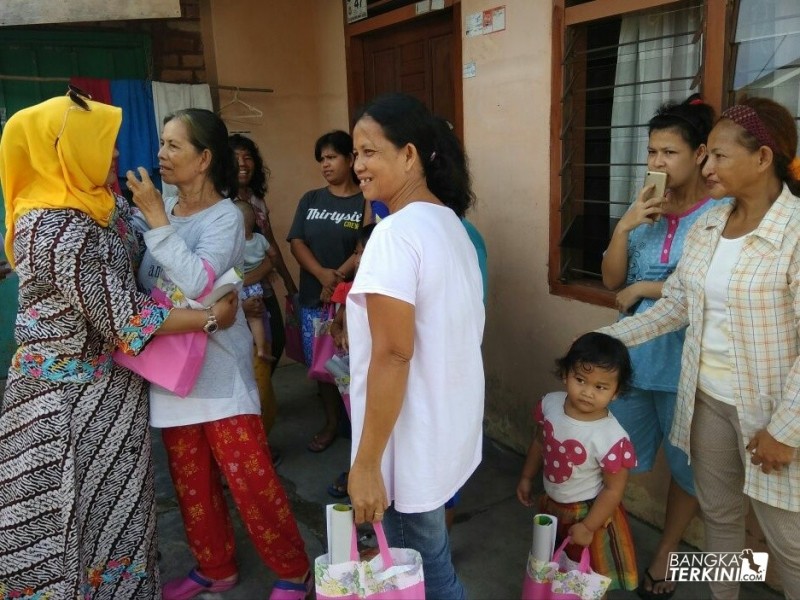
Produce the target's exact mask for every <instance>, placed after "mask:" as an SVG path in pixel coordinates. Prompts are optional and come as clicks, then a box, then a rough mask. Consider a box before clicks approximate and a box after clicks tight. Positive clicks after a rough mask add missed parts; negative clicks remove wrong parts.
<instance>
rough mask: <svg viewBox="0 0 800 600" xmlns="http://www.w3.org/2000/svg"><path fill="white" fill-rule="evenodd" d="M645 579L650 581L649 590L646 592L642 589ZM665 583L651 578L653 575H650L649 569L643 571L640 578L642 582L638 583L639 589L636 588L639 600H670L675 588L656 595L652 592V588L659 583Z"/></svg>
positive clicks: (663, 580) (662, 580)
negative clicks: (642, 575)
mask: <svg viewBox="0 0 800 600" xmlns="http://www.w3.org/2000/svg"><path fill="white" fill-rule="evenodd" d="M645 579H649V580H650V589H649V590H646V589H645V588H644V582H645ZM665 581H666V579H656V578H655V577H653V575H652V574H651V573H650V569H649V568H647V569H645V570H644V577H642V580H641V581H640V582H639V587H637V588H636V593H637V594H638V596H639V598H642V600H669V599H670V598H672V595H673V594H674V593H675V590H676V589H677V588H672V589H671V590H670V591H668V592H660V593H658V592H654V591H653V588H654V587H655V586H656V585H658V584H659V583H664V582H665Z"/></svg>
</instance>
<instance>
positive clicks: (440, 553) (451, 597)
mask: <svg viewBox="0 0 800 600" xmlns="http://www.w3.org/2000/svg"><path fill="white" fill-rule="evenodd" d="M383 529H384V531H385V532H386V539H387V540H388V542H389V546H391V547H393V548H412V549H414V550H416V551H417V552H419V553H420V554H421V555H422V570H423V572H424V573H425V598H426V599H427V600H437V599H439V598H441V599H442V600H464V599H465V598H466V597H467V595H466V592H465V591H464V586H463V585H462V584H461V581H459V579H458V576H457V575H456V571H455V568H454V567H453V560H452V557H451V556H450V538H449V536H448V535H447V527H446V526H445V522H444V506H440V507H439V508H437V509H434V510H431V511H428V512H423V513H401V512H397V511H396V510H395V509H394V505H392V506H390V507H389V508H388V509H387V510H386V514H384V515H383Z"/></svg>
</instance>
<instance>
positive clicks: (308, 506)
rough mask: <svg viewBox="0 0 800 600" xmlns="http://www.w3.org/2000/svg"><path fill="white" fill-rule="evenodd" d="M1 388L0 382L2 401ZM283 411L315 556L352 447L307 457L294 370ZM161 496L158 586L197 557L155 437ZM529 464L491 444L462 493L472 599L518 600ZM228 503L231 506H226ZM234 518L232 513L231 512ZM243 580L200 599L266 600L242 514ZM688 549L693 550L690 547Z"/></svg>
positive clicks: (682, 590)
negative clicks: (522, 491)
mask: <svg viewBox="0 0 800 600" xmlns="http://www.w3.org/2000/svg"><path fill="white" fill-rule="evenodd" d="M4 383H5V381H4V380H2V379H0V394H2V390H3V387H4ZM273 383H274V386H275V392H276V395H277V398H278V403H279V407H280V412H279V415H278V422H277V424H276V426H275V428H274V429H273V431H272V434H271V435H270V443H271V444H273V445H274V446H275V447H277V448H280V450H281V452H282V454H283V457H284V458H283V462H282V463H281V465H280V466H279V467H278V474H279V475H280V476H281V478H282V481H283V484H284V486H285V488H286V491H287V493H288V495H289V498H290V500H291V503H292V508H293V510H294V514H295V517H296V518H297V520H298V524H299V527H300V532H301V533H302V535H303V539H304V540H305V543H306V550H307V552H308V554H309V556H310V557H311V558H312V559H313V557H316V556H319V555H320V554H322V553H323V552H324V551H325V520H324V506H325V504H328V503H331V502H333V500H332V499H331V498H330V497H329V496H328V494H327V493H326V491H325V490H326V487H327V486H328V484H329V483H330V482H331V481H332V480H333V478H334V477H335V476H336V475H337V474H338V473H339V472H341V471H342V470H344V469H346V468H347V466H348V462H349V455H350V454H349V453H350V443H349V440H346V439H344V438H339V439H337V440H336V442H334V444H333V445H332V446H331V447H330V448H329V449H328V450H326V451H325V452H323V453H321V454H313V453H311V452H309V451H308V450H306V444H307V443H308V441H309V439H310V437H311V435H312V434H313V433H314V432H315V431H317V429H318V428H319V426H320V425H321V420H322V410H321V407H320V406H319V404H318V402H317V399H316V389H315V384H314V383H313V382H311V381H309V380H308V379H307V378H306V376H305V370H304V369H302V368H301V367H300V366H298V365H290V366H286V367H281V368H279V369H278V370H277V371H276V373H275V377H274V380H273ZM154 433H155V435H154V436H153V446H154V460H155V474H156V490H157V491H156V494H157V502H158V513H159V520H158V525H159V547H160V550H161V554H162V559H161V576H162V581H166V580H168V579H170V578H173V577H178V576H182V575H184V574H186V573H187V572H188V571H189V570H190V569H191V568H192V567H193V566H194V560H193V558H192V556H191V554H190V552H189V549H188V546H187V544H186V538H185V535H184V532H183V524H182V523H181V518H180V513H179V511H178V508H177V505H176V503H175V498H174V491H173V488H172V483H171V481H170V477H169V473H168V471H167V465H166V459H165V455H164V451H163V447H162V445H161V438H160V435H158V434H157V432H154ZM522 463H523V457H522V456H520V455H519V454H516V453H515V452H511V451H509V450H508V449H506V448H504V447H502V446H501V445H499V444H497V443H495V442H493V441H491V440H489V439H486V440H485V444H484V459H483V462H482V463H481V465H480V467H479V468H478V470H477V471H476V472H475V474H474V475H473V476H472V478H471V479H470V481H469V482H468V483H467V485H466V486H465V488H464V491H463V494H462V501H461V504H460V506H459V513H458V516H457V518H456V523H455V526H454V527H453V530H452V533H451V542H452V550H453V560H454V562H455V565H456V569H457V570H458V573H459V576H460V577H461V579H462V580H463V582H464V584H465V586H466V588H467V593H468V596H469V598H471V599H476V600H483V599H486V600H495V599H514V598H519V596H520V591H521V587H522V578H523V574H524V569H525V564H526V560H527V552H528V548H529V546H530V541H531V525H530V518H531V516H532V514H533V513H532V511H531V510H529V509H527V508H525V507H523V506H522V505H521V504H520V503H519V502H518V501H517V499H516V496H515V490H516V484H517V477H518V475H519V472H520V470H521V468H522ZM230 506H232V504H230ZM234 513H235V511H234ZM234 523H235V528H236V538H237V558H238V561H239V574H240V583H239V585H237V586H236V587H235V588H233V589H232V590H230V591H228V592H226V593H224V594H203V595H201V596H198V598H201V599H203V600H212V599H218V600H257V599H260V598H267V596H268V595H269V590H270V588H271V586H272V583H273V582H274V580H275V576H274V574H273V573H272V572H271V571H270V570H269V569H268V568H267V567H265V566H264V565H263V563H262V562H261V560H260V559H259V557H258V555H257V554H256V553H255V551H254V549H253V547H252V545H251V544H250V541H249V539H248V538H247V535H246V533H245V532H244V529H243V528H242V526H241V523H240V522H239V519H238V516H235V517H234ZM631 527H632V529H633V535H634V538H635V542H636V551H637V556H638V559H639V565H640V569H642V568H643V567H642V566H643V565H647V564H649V560H650V558H651V556H652V554H653V552H654V550H655V547H656V543H657V541H658V538H659V531H658V530H656V529H655V528H653V527H651V526H649V525H647V524H645V523H643V522H641V521H639V520H637V519H634V518H632V519H631ZM682 550H685V551H692V550H696V548H692V547H690V546H684V547H683V548H682ZM782 597H783V596H782V595H781V594H779V593H777V592H775V591H773V590H771V589H770V588H768V587H766V586H765V585H763V584H743V585H742V591H741V595H740V598H741V599H742V600H778V599H780V598H782ZM608 598H609V600H634V599H637V598H638V596H637V595H636V594H635V592H621V591H614V592H610V593H609V594H608ZM673 598H675V599H676V600H683V599H686V600H706V599H709V598H711V595H710V593H709V590H708V587H707V586H706V585H705V584H687V583H682V584H680V585H679V587H678V589H677V590H676V593H675V595H674V596H673Z"/></svg>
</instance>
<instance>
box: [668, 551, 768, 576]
mask: <svg viewBox="0 0 800 600" xmlns="http://www.w3.org/2000/svg"><path fill="white" fill-rule="evenodd" d="M768 560H769V556H768V554H767V553H766V552H753V551H752V550H750V549H747V550H743V551H741V552H670V553H669V563H668V565H667V577H666V579H667V581H764V580H765V579H766V576H767V561H768Z"/></svg>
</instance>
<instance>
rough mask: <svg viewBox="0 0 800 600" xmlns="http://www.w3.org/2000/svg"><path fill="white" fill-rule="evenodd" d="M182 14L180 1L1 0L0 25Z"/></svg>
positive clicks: (162, 17) (92, 20)
mask: <svg viewBox="0 0 800 600" xmlns="http://www.w3.org/2000/svg"><path fill="white" fill-rule="evenodd" d="M180 16H181V5H180V0H125V2H108V0H69V1H65V0H2V1H0V27H3V26H9V25H40V24H53V23H78V22H94V21H123V20H131V19H170V18H175V17H180Z"/></svg>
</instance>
